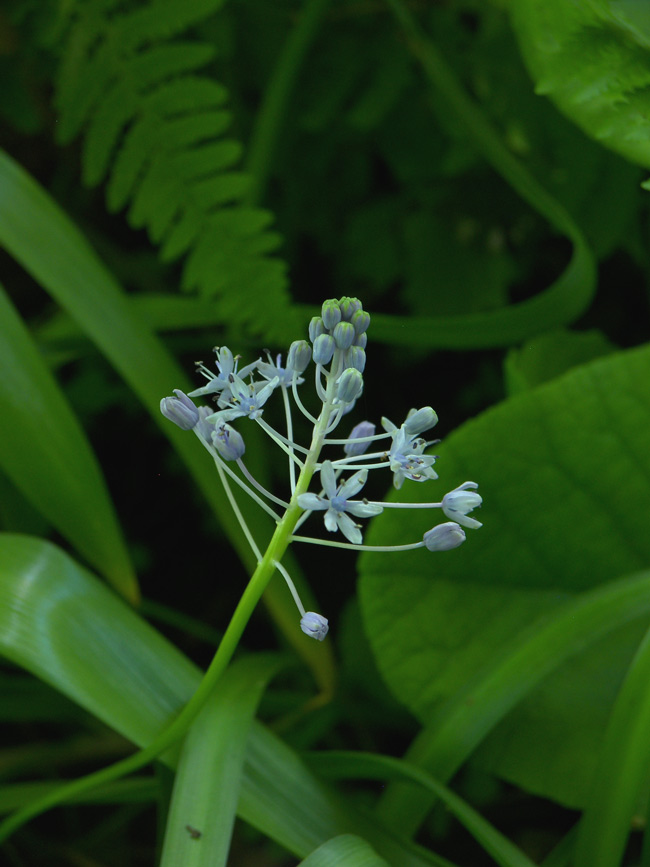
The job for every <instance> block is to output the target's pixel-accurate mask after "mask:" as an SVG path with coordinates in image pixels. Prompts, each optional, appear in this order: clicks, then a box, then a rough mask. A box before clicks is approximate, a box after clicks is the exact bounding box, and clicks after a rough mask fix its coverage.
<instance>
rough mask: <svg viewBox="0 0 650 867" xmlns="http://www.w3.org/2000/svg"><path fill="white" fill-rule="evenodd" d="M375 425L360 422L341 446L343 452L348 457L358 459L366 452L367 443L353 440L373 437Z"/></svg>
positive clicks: (368, 422)
mask: <svg viewBox="0 0 650 867" xmlns="http://www.w3.org/2000/svg"><path fill="white" fill-rule="evenodd" d="M376 429H377V428H376V427H375V425H374V424H373V423H372V422H370V421H360V422H359V424H357V425H355V426H354V427H353V428H352V430H351V431H350V436H349V437H348V441H347V443H346V444H345V445H344V446H343V451H344V452H345V454H346V455H348V456H349V457H358V456H359V455H362V454H364V453H365V452H367V451H368V446H369V445H370V443H369V442H366V443H364V442H361V443H360V442H355V440H359V439H363V438H364V437H371V436H374V434H375V431H376Z"/></svg>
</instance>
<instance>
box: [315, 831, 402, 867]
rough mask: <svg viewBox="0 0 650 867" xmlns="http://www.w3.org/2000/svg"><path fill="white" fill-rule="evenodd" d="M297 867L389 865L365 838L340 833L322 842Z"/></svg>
mask: <svg viewBox="0 0 650 867" xmlns="http://www.w3.org/2000/svg"><path fill="white" fill-rule="evenodd" d="M299 867H390V865H389V864H388V861H385V860H384V859H383V858H380V857H379V855H377V853H376V852H375V851H374V850H373V849H372V847H371V846H369V845H368V844H367V843H366V841H365V840H362V839H361V838H360V837H355V836H353V835H352V834H342V835H341V836H340V837H334V838H333V839H332V840H328V841H327V843H323V845H322V846H319V847H318V849H316V850H315V851H314V852H312V853H311V855H309V856H308V857H307V858H305V859H304V860H303V861H301V862H300V865H299Z"/></svg>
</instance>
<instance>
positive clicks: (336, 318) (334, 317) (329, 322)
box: [321, 298, 341, 331]
mask: <svg viewBox="0 0 650 867" xmlns="http://www.w3.org/2000/svg"><path fill="white" fill-rule="evenodd" d="M321 317H322V319H323V325H324V326H325V330H326V331H332V329H333V328H334V327H335V326H336V325H338V324H339V322H340V321H341V308H340V307H339V302H338V301H336V300H334V299H333V298H330V299H329V300H328V301H324V302H323V307H322V310H321Z"/></svg>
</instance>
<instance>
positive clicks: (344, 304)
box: [339, 297, 362, 322]
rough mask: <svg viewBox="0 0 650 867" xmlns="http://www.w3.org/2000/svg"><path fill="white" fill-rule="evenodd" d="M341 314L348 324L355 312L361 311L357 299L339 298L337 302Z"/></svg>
mask: <svg viewBox="0 0 650 867" xmlns="http://www.w3.org/2000/svg"><path fill="white" fill-rule="evenodd" d="M339 307H340V308H341V314H342V316H343V319H344V320H345V321H346V322H349V321H350V320H351V319H352V317H353V316H354V314H355V313H356V312H357V310H361V309H362V304H361V301H359V299H358V298H347V297H346V298H341V300H340V301H339Z"/></svg>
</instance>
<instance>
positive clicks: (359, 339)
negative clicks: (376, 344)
mask: <svg viewBox="0 0 650 867" xmlns="http://www.w3.org/2000/svg"><path fill="white" fill-rule="evenodd" d="M354 345H355V346H359V347H361V349H365V348H366V346H367V345H368V335H367V334H366V333H365V332H364V333H363V334H357V336H356V337H355V338H354Z"/></svg>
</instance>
